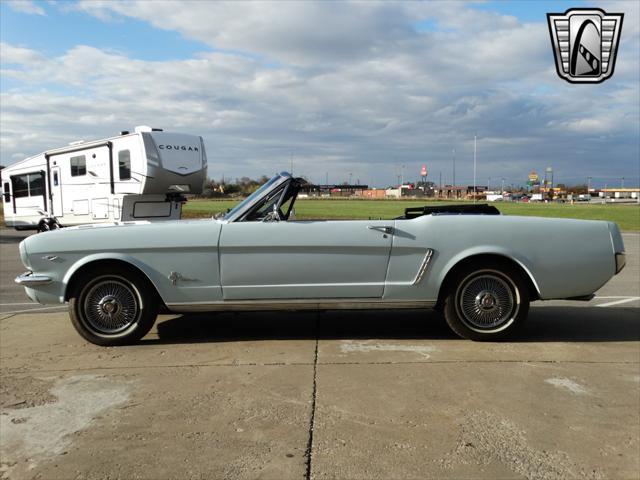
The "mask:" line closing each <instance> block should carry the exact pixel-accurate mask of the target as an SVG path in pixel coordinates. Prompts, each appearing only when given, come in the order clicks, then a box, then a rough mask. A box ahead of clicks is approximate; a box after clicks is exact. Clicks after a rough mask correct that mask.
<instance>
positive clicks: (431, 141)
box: [0, 1, 640, 185]
mask: <svg viewBox="0 0 640 480" xmlns="http://www.w3.org/2000/svg"><path fill="white" fill-rule="evenodd" d="M456 5H457V6H458V7H459V8H456V9H452V8H451V4H450V3H435V4H434V3H427V4H422V3H421V4H414V3H408V4H395V3H394V4H391V3H389V4H387V3H377V2H375V3H374V2H371V3H368V2H361V3H360V2H359V3H337V4H336V3H330V4H328V3H317V4H311V3H307V2H294V3H280V2H279V3H267V2H258V3H248V2H237V3H217V2H196V3H190V4H188V5H184V4H183V3H180V4H172V3H168V2H110V1H109V2H96V1H94V2H81V3H80V4H79V5H78V6H77V7H76V8H79V9H82V10H83V11H85V12H88V13H91V14H92V15H95V16H97V17H98V18H103V19H107V18H108V19H110V20H114V19H116V20H117V18H118V17H119V16H120V15H127V16H131V17H135V18H138V19H140V20H144V21H147V22H149V23H152V24H155V25H156V26H158V27H161V28H165V29H173V30H177V31H179V32H180V33H181V34H183V35H184V36H186V37H189V38H195V39H198V40H201V41H205V42H206V43H207V44H209V45H210V46H211V47H212V51H211V52H209V53H202V54H199V55H198V56H196V57H194V58H189V59H185V60H172V61H143V60H137V59H133V58H128V57H127V56H125V55H124V54H122V53H119V52H113V51H105V50H102V49H97V48H95V47H92V46H87V45H77V46H75V47H74V48H71V49H69V50H68V51H67V52H65V53H64V54H62V55H59V56H56V57H50V58H46V57H44V56H43V55H41V54H40V53H39V52H37V51H34V50H30V49H27V48H24V47H21V46H16V45H10V44H3V45H1V46H0V49H1V50H0V51H1V53H2V57H3V68H4V71H3V73H2V75H3V76H4V77H5V78H9V79H12V81H13V82H14V84H15V83H18V84H19V86H18V87H13V88H11V89H9V90H7V91H5V92H4V93H3V96H2V99H1V101H2V106H3V108H2V111H1V112H0V126H1V127H2V128H1V129H0V130H2V132H1V135H0V141H1V146H2V157H3V158H2V161H3V162H5V163H6V162H7V160H6V159H7V158H12V156H13V155H15V154H16V153H17V152H24V151H29V152H31V153H35V152H37V151H38V150H43V149H46V148H51V147H55V146H59V145H64V144H66V143H68V142H69V141H72V140H76V139H78V138H84V139H90V138H100V137H104V136H109V135H111V134H114V133H116V132H117V131H119V130H122V129H130V128H131V127H132V126H133V125H137V124H151V125H154V126H160V127H164V128H166V129H168V130H169V129H170V130H179V131H189V132H193V133H197V134H201V135H203V136H204V137H205V141H206V144H207V152H208V156H209V160H210V163H211V166H210V170H209V171H210V174H211V175H213V176H216V177H219V176H220V175H221V174H223V173H224V174H225V175H227V176H229V175H232V176H234V175H238V176H239V175H249V176H257V175H259V174H262V173H266V174H270V173H273V172H274V171H277V170H282V169H286V168H288V166H289V161H290V157H291V155H292V154H293V156H294V159H295V164H296V171H297V172H298V173H306V174H307V175H310V176H311V178H312V179H316V180H317V181H320V180H322V181H324V176H325V172H327V171H329V172H332V173H331V178H330V180H331V181H339V180H344V179H345V178H347V176H348V173H349V172H352V173H353V178H354V179H355V178H359V179H360V180H361V181H362V182H365V183H375V184H378V185H385V184H386V183H390V182H391V181H392V180H393V178H394V177H395V173H394V164H396V163H397V164H405V165H407V172H410V171H413V170H415V173H416V175H417V172H418V169H419V166H420V165H421V164H422V163H427V165H428V166H429V169H430V171H431V172H432V174H433V175H436V176H437V175H438V173H437V172H439V171H442V172H443V177H444V180H445V181H447V178H448V179H449V181H450V173H449V172H450V159H451V149H452V148H454V147H455V148H456V152H457V153H456V156H457V163H458V172H457V175H456V176H457V179H458V180H459V181H462V182H465V181H470V168H468V167H470V165H471V158H472V157H471V153H472V138H473V134H474V132H477V133H478V135H479V136H480V141H479V148H480V150H479V151H480V155H479V159H480V173H479V175H481V176H482V178H485V177H487V176H491V175H493V176H494V177H497V176H506V177H507V178H511V179H513V181H516V180H518V179H522V181H524V179H526V175H527V173H528V172H529V170H530V169H531V168H540V167H544V166H546V165H547V164H553V165H554V167H555V168H556V169H557V170H558V171H571V170H574V171H575V170H580V171H588V172H589V174H591V175H592V176H594V177H596V176H597V175H602V176H605V175H610V174H614V173H612V171H613V170H619V171H623V172H629V171H630V170H632V171H635V170H636V167H635V165H636V163H637V157H638V155H639V152H638V128H639V117H640V113H639V109H638V108H639V107H638V104H639V103H640V100H639V87H638V80H639V79H638V58H637V56H636V57H635V58H634V57H633V55H630V54H629V53H633V52H635V51H637V49H638V36H637V35H635V36H632V35H630V36H629V38H627V39H626V43H625V46H624V47H625V49H626V50H625V52H626V53H624V54H623V55H621V56H620V57H619V60H618V61H619V62H620V64H619V65H618V67H617V68H616V74H615V76H614V78H613V79H611V80H609V81H608V82H605V83H604V84H602V85H591V86H575V85H569V84H567V83H565V82H564V81H563V80H561V79H559V78H558V77H557V76H556V73H555V68H554V65H553V55H552V52H551V48H550V42H549V38H548V31H547V27H546V24H545V23H544V22H545V21H546V19H541V21H540V22H537V23H525V24H523V23H520V22H519V21H518V20H517V19H515V18H513V17H507V16H502V15H498V14H496V13H491V12H482V11H477V10H474V9H471V8H468V7H466V6H465V5H464V4H461V3H457V4H456ZM454 10H456V12H454ZM425 19H429V20H433V21H435V22H437V25H438V26H439V27H440V28H435V29H433V28H431V29H426V31H423V32H419V31H418V30H417V29H416V28H415V26H416V23H417V22H418V21H420V20H425ZM626 27H627V19H626V18H625V28H626ZM630 30H631V31H633V27H632V28H631V29H630ZM158 48H162V47H161V46H159V47H158ZM87 65H91V68H90V69H87V68H86V66H87ZM33 132H37V134H38V136H37V138H28V137H27V135H28V134H29V133H33ZM603 158H607V159H609V160H608V161H607V162H602V159H603ZM616 174H617V173H616Z"/></svg>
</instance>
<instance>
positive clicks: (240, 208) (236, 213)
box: [222, 172, 293, 223]
mask: <svg viewBox="0 0 640 480" xmlns="http://www.w3.org/2000/svg"><path fill="white" fill-rule="evenodd" d="M292 178H293V177H292V176H291V174H290V173H288V172H281V173H279V174H277V175H275V176H274V177H272V178H271V179H269V182H272V183H271V185H269V188H267V189H266V190H263V191H261V192H260V193H259V194H258V195H256V193H258V192H259V190H256V192H254V193H253V194H251V195H249V196H248V197H247V198H245V199H244V200H242V202H240V203H239V204H238V205H236V206H235V207H234V208H233V209H231V211H230V212H229V213H227V214H226V215H225V216H224V217H223V218H222V220H223V221H225V222H228V223H231V222H235V221H237V220H240V219H242V218H243V217H244V216H245V215H246V214H247V212H249V211H250V210H251V209H253V207H254V206H256V205H257V204H259V203H260V202H262V200H263V199H264V198H265V197H268V196H269V195H271V193H272V192H274V191H275V190H277V189H279V188H281V187H282V185H284V184H285V183H286V182H288V181H290V180H291V179H292ZM269 182H267V183H269Z"/></svg>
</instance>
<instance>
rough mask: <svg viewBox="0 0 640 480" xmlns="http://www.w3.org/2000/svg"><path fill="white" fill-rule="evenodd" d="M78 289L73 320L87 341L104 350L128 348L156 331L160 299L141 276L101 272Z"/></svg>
mask: <svg viewBox="0 0 640 480" xmlns="http://www.w3.org/2000/svg"><path fill="white" fill-rule="evenodd" d="M74 285H75V286H74V287H73V291H72V292H71V294H70V298H69V316H70V317H71V323H72V324H73V326H74V327H75V329H76V330H77V331H78V333H79V334H80V335H81V336H82V337H83V338H84V339H85V340H88V341H89V342H91V343H94V344H96V345H102V346H113V345H125V344H130V343H134V342H136V341H138V340H140V339H141V338H142V337H144V336H145V335H146V334H147V333H148V332H149V330H151V327H153V324H154V322H155V320H156V316H157V313H158V302H157V298H156V295H155V292H154V290H153V289H152V288H151V287H150V286H149V284H148V281H146V279H144V278H143V277H142V276H141V275H140V274H139V273H137V272H134V271H131V270H128V269H118V268H99V269H96V270H94V271H92V272H91V273H90V274H85V275H83V276H82V277H81V278H78V279H77V280H76V281H75V282H74Z"/></svg>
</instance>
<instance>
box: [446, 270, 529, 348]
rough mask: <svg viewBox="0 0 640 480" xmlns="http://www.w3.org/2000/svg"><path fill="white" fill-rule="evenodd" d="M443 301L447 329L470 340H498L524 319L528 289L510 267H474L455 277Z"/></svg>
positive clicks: (517, 272)
mask: <svg viewBox="0 0 640 480" xmlns="http://www.w3.org/2000/svg"><path fill="white" fill-rule="evenodd" d="M449 285H450V287H449V290H448V292H447V293H446V296H445V299H444V316H445V318H446V320H447V323H448V324H449V327H451V329H452V330H453V331H454V332H455V333H457V334H458V335H460V336H461V337H463V338H468V339H470V340H479V341H483V340H488V341H491V340H500V339H503V338H505V337H508V336H510V335H512V334H513V333H514V332H515V331H516V330H517V329H518V328H519V327H520V326H521V325H522V323H523V322H524V320H525V319H526V318H527V314H528V312H529V297H530V296H529V289H528V285H527V282H526V280H525V278H523V275H522V274H521V273H520V272H519V271H518V270H517V269H516V268H514V267H512V266H511V265H508V264H507V263H502V262H498V263H496V264H494V265H490V266H489V265H486V264H480V263H474V264H472V265H469V266H467V267H466V268H462V269H460V270H459V271H458V272H456V273H454V277H453V278H452V279H451V282H450V283H449Z"/></svg>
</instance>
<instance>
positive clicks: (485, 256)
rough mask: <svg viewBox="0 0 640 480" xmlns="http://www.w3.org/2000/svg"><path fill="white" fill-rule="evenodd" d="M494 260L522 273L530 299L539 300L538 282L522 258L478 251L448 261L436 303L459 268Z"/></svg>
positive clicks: (443, 294)
mask: <svg viewBox="0 0 640 480" xmlns="http://www.w3.org/2000/svg"><path fill="white" fill-rule="evenodd" d="M496 261H498V262H502V263H506V264H508V265H510V266H511V267H513V268H514V269H516V270H517V271H519V272H520V273H521V274H522V277H523V278H524V279H525V281H526V282H527V286H528V287H529V295H530V298H531V300H539V299H540V298H542V297H541V295H540V289H539V287H538V283H537V282H536V280H535V277H534V276H533V273H532V272H531V270H530V269H529V268H528V267H527V266H526V265H525V264H524V263H523V262H522V260H520V259H517V258H515V257H513V256H511V255H509V254H507V253H504V252H481V253H480V252H479V253H471V254H468V255H463V256H462V258H460V257H457V258H455V259H453V260H452V261H451V262H450V263H449V265H448V267H447V268H446V269H444V272H446V273H444V275H443V277H442V281H441V282H440V288H439V290H438V301H437V305H438V306H441V305H442V302H443V301H444V297H445V296H446V294H447V292H448V291H449V288H451V282H452V281H453V279H454V278H455V276H456V274H457V272H459V271H460V270H461V269H464V268H466V267H467V266H468V265H470V264H471V263H475V262H478V263H484V262H486V263H487V265H491V262H494V263H495V262H496Z"/></svg>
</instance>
